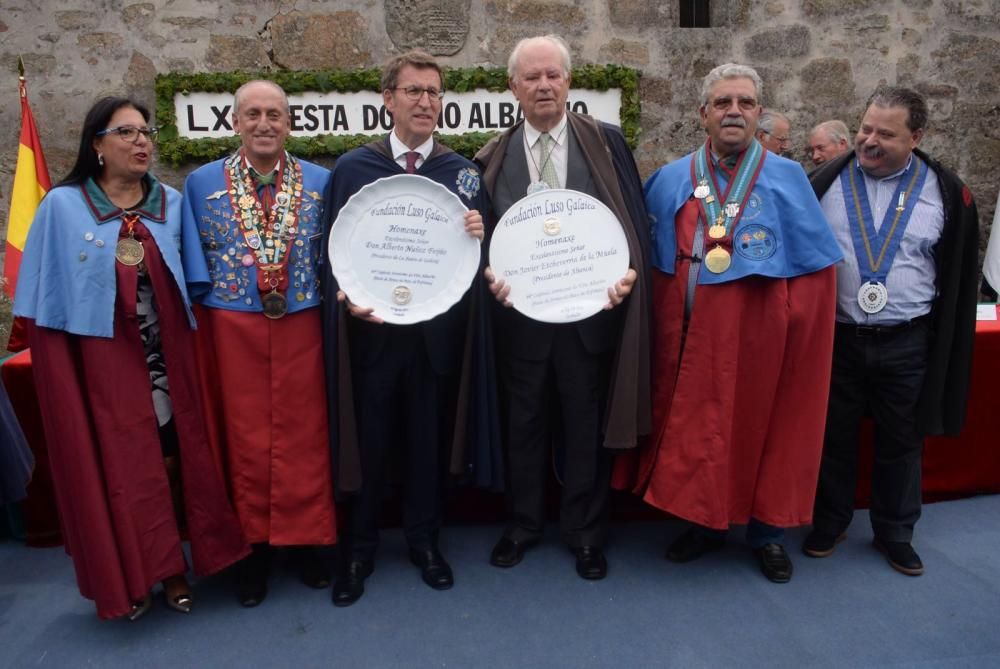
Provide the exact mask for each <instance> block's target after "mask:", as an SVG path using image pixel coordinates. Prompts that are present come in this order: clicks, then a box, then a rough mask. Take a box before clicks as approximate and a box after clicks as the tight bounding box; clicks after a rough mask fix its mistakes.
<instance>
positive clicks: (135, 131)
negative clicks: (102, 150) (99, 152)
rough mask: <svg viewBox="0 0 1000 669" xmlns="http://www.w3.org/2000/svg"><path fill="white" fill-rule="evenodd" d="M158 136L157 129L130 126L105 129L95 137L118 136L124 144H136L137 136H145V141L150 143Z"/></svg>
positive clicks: (158, 130) (158, 131)
mask: <svg viewBox="0 0 1000 669" xmlns="http://www.w3.org/2000/svg"><path fill="white" fill-rule="evenodd" d="M159 134H160V129H159V128H133V127H132V126H130V125H123V126H119V127H117V128H106V129H104V130H102V131H100V132H99V133H97V137H103V136H104V135H118V136H119V137H121V138H122V140H124V141H126V142H138V141H139V135H145V136H146V139H148V140H149V141H151V142H155V141H156V136H157V135H159Z"/></svg>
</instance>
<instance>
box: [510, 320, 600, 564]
mask: <svg viewBox="0 0 1000 669" xmlns="http://www.w3.org/2000/svg"><path fill="white" fill-rule="evenodd" d="M610 362H611V353H610V352H609V353H602V354H592V353H588V352H587V351H586V349H585V348H584V347H583V344H582V342H581V341H580V336H579V335H578V334H577V332H576V330H575V328H574V327H573V326H569V325H567V326H557V330H556V334H555V338H554V339H553V342H552V347H551V353H550V355H549V357H548V359H544V360H524V359H520V358H518V357H516V356H512V355H504V356H503V357H502V358H501V363H500V370H501V372H500V373H501V377H502V379H503V383H504V386H505V391H506V394H507V399H508V403H509V406H508V411H509V415H508V421H507V422H508V430H507V461H508V482H509V485H508V489H507V506H508V511H509V515H510V520H509V523H508V525H507V529H506V532H505V534H506V535H507V536H508V537H509V538H511V539H513V540H514V541H519V542H523V541H533V540H536V539H538V538H539V537H540V535H541V533H542V528H543V525H544V522H545V484H546V481H547V480H548V476H547V472H548V468H549V466H550V463H551V458H552V455H551V448H552V441H553V439H552V435H553V434H554V433H559V434H561V436H562V442H563V443H564V446H565V466H564V468H563V488H562V497H561V503H560V513H559V518H560V528H561V530H562V535H563V538H564V540H565V541H566V543H567V544H569V545H570V546H571V547H579V546H602V545H603V544H604V539H605V533H606V516H607V513H606V512H607V502H608V489H609V487H610V480H611V454H610V453H609V452H608V450H607V449H605V448H604V447H603V446H602V445H601V441H602V440H601V428H602V425H603V416H604V407H605V404H606V399H607V388H608V381H609V374H610ZM554 406H558V407H559V409H558V414H557V415H553V413H554V412H553V411H552V408H553V407H554ZM555 421H559V423H558V424H555Z"/></svg>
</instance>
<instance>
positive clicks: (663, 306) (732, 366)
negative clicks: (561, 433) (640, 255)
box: [615, 200, 836, 529]
mask: <svg viewBox="0 0 1000 669" xmlns="http://www.w3.org/2000/svg"><path fill="white" fill-rule="evenodd" d="M697 221H698V204H697V202H696V201H694V200H692V201H690V202H689V203H688V204H687V205H685V206H684V207H682V208H681V210H680V211H679V212H678V213H677V243H678V256H681V257H684V259H678V260H677V261H676V269H675V273H674V274H673V275H669V274H666V273H664V272H661V271H658V270H653V305H652V313H653V314H654V333H655V334H654V340H653V433H652V443H650V444H649V445H648V446H647V447H645V448H643V449H640V452H639V453H638V454H626V455H624V456H619V460H618V462H617V463H616V472H615V485H616V486H618V487H632V488H633V489H634V490H635V491H636V492H637V493H640V494H642V495H643V499H644V500H645V501H646V502H648V503H649V504H651V505H653V506H655V507H657V508H659V509H662V510H664V511H667V512H669V513H672V514H674V515H676V516H679V517H681V518H684V519H686V520H689V521H692V522H695V523H698V524H700V525H704V526H707V527H711V528H716V529H725V528H727V527H728V526H729V525H730V524H731V523H734V524H745V523H746V522H747V521H748V520H749V519H750V518H751V517H753V518H756V519H757V520H759V521H762V522H765V523H768V524H771V525H776V526H778V527H792V526H796V525H805V524H808V523H809V522H811V519H812V507H813V499H814V497H815V494H816V480H817V477H818V476H819V464H820V456H821V454H822V449H823V430H824V424H825V419H826V404H827V397H828V394H829V390H830V365H831V359H832V349H833V322H834V312H835V306H836V285H835V280H836V275H835V273H834V272H835V269H834V267H833V266H830V267H827V268H825V269H822V270H820V271H818V272H814V273H811V274H805V275H802V276H797V277H793V278H789V279H772V278H765V277H761V276H751V277H748V278H745V279H740V280H738V281H731V282H728V283H723V284H719V285H699V286H697V288H696V290H695V295H694V308H693V311H692V316H691V321H690V324H689V326H688V331H687V336H686V338H685V339H684V342H683V343H684V346H683V353H682V351H681V343H682V328H683V314H684V300H685V293H686V291H687V275H688V269H689V267H690V265H691V263H690V261H689V260H687V259H686V258H688V257H690V256H691V245H692V238H693V236H694V227H695V225H696V223H697ZM701 271H707V270H706V269H705V268H704V267H703V268H702V270H701Z"/></svg>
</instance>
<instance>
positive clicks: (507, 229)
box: [490, 189, 629, 323]
mask: <svg viewBox="0 0 1000 669" xmlns="http://www.w3.org/2000/svg"><path fill="white" fill-rule="evenodd" d="M490 266H491V268H492V269H493V272H494V274H496V276H497V278H498V279H503V280H504V281H505V282H507V284H508V285H510V295H509V297H508V299H509V300H510V302H511V304H513V306H514V308H515V309H517V310H518V311H520V312H521V313H522V314H524V315H525V316H528V317H529V318H533V319H535V320H537V321H545V322H547V323H571V322H574V321H580V320H583V319H585V318H587V317H589V316H593V315H594V314H596V313H597V312H598V311H600V310H601V309H602V308H603V307H604V305H605V304H607V303H608V288H611V287H612V286H613V285H614V284H615V283H617V282H618V280H619V279H621V278H622V277H624V276H625V273H626V272H627V271H628V268H629V252H628V240H627V239H626V238H625V231H624V230H622V226H621V224H620V223H619V222H618V219H617V218H616V217H615V215H614V213H613V212H612V211H611V210H610V209H608V207H607V206H605V205H604V203H603V202H601V201H600V200H597V199H596V198H593V197H591V196H589V195H586V194H584V193H580V192H577V191H573V190H564V189H552V190H543V191H540V192H537V193H533V194H531V195H529V196H527V197H525V198H524V199H522V200H520V201H518V202H515V203H514V204H513V205H511V207H510V209H508V210H507V213H505V214H504V216H503V218H501V219H500V221H499V222H498V223H497V226H496V229H495V230H494V232H493V237H492V239H491V241H490Z"/></svg>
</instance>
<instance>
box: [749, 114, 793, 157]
mask: <svg viewBox="0 0 1000 669" xmlns="http://www.w3.org/2000/svg"><path fill="white" fill-rule="evenodd" d="M791 133H792V124H791V122H789V120H788V117H787V116H785V115H784V114H782V113H780V112H776V111H774V110H773V109H765V110H763V111H762V112H761V113H760V118H759V119H757V141H758V142H760V143H761V146H763V147H764V148H765V149H767V150H768V151H770V152H771V153H776V154H777V155H779V156H782V157H784V158H789V157H790V156H791V149H792V137H791Z"/></svg>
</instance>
